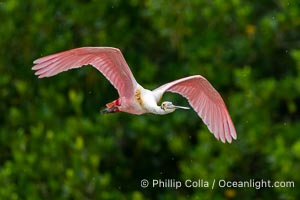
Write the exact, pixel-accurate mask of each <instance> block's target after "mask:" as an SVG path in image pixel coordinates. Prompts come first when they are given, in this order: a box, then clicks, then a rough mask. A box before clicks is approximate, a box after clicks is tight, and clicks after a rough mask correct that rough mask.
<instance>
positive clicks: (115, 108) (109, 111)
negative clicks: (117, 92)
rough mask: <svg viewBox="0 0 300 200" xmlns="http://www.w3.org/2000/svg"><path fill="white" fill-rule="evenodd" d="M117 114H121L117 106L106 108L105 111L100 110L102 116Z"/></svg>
mask: <svg viewBox="0 0 300 200" xmlns="http://www.w3.org/2000/svg"><path fill="white" fill-rule="evenodd" d="M115 112H119V109H118V107H117V106H112V107H110V108H105V109H103V110H100V113H101V114H108V113H115Z"/></svg>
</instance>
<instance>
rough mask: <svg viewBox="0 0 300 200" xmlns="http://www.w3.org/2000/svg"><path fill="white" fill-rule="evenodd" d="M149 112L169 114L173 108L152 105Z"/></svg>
mask: <svg viewBox="0 0 300 200" xmlns="http://www.w3.org/2000/svg"><path fill="white" fill-rule="evenodd" d="M151 112H152V113H154V114H157V115H166V114H169V113H171V112H174V110H164V109H162V108H161V107H160V106H155V107H153V109H152V110H151Z"/></svg>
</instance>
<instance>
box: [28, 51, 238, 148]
mask: <svg viewBox="0 0 300 200" xmlns="http://www.w3.org/2000/svg"><path fill="white" fill-rule="evenodd" d="M33 63H34V64H35V65H34V66H33V67H32V69H33V70H36V72H35V75H37V76H38V77H39V78H44V77H50V76H54V75H56V74H58V73H60V72H63V71H67V70H69V69H73V68H79V67H82V66H84V65H92V66H93V67H95V68H96V69H97V70H99V71H100V72H101V73H102V74H103V75H104V76H105V77H106V78H107V79H108V80H109V81H110V83H111V84H112V85H113V86H114V87H115V88H116V89H117V90H118V93H119V96H120V97H119V98H118V99H117V100H114V101H112V102H110V103H108V104H106V107H107V108H106V109H105V110H103V111H102V113H114V112H127V113H131V114H136V115H140V114H144V113H153V114H159V115H164V114H168V113H171V112H174V111H175V110H176V109H189V108H188V107H183V106H175V105H173V103H172V102H169V101H164V102H162V103H161V105H160V106H159V105H158V103H159V101H160V100H161V98H162V96H163V94H164V93H165V92H173V93H178V94H180V95H182V96H183V97H185V98H186V99H187V100H188V102H189V104H190V105H191V107H192V108H193V109H194V110H195V111H196V112H197V113H198V115H199V116H200V118H201V119H202V120H203V122H204V123H205V124H206V125H207V127H208V129H209V131H210V132H211V133H213V134H214V136H215V137H216V138H217V139H218V140H219V139H221V141H222V142H223V143H225V142H226V141H227V142H229V143H231V141H232V138H233V139H236V138H237V136H236V130H235V127H234V125H233V123H232V120H231V118H230V115H229V113H228V111H227V108H226V105H225V103H224V101H223V99H222V97H221V96H220V94H219V93H218V92H217V91H216V90H215V88H214V87H213V86H212V85H211V84H210V83H209V82H208V81H207V80H206V79H205V78H204V77H203V76H201V75H194V76H189V77H185V78H181V79H178V80H175V81H172V82H170V83H166V84H164V85H162V86H160V87H158V88H156V89H155V90H152V91H151V90H148V89H145V88H143V87H142V86H141V85H140V84H138V82H137V81H136V80H135V78H134V76H133V74H132V72H131V70H130V69H129V66H128V64H127V63H126V61H125V59H124V57H123V55H122V53H121V51H120V50H119V49H117V48H113V47H81V48H76V49H71V50H68V51H64V52H60V53H56V54H53V55H49V56H45V57H42V58H39V59H37V60H35V61H34V62H33Z"/></svg>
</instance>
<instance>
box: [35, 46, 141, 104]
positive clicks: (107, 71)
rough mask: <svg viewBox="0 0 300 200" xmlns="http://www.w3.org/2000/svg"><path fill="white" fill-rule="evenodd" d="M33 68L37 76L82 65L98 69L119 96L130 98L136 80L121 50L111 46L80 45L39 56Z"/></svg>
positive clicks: (40, 76)
mask: <svg viewBox="0 0 300 200" xmlns="http://www.w3.org/2000/svg"><path fill="white" fill-rule="evenodd" d="M33 63H34V64H35V66H33V67H32V69H33V70H37V71H36V72H35V75H38V76H39V78H43V77H50V76H54V75H56V74H58V73H60V72H63V71H67V70H69V69H73V68H79V67H82V66H83V65H92V66H93V67H95V68H96V69H98V70H99V71H100V72H101V73H102V74H103V75H104V76H105V77H106V78H107V79H108V80H109V81H110V82H111V84H112V85H113V86H114V87H115V88H116V89H117V90H118V93H119V95H120V97H128V98H131V97H132V96H133V93H134V89H135V87H136V86H137V82H136V80H135V78H134V77H133V75H132V72H131V71H130V69H129V67H128V65H127V63H126V61H125V59H124V57H123V55H122V53H121V51H120V50H119V49H117V48H113V47H81V48H76V49H72V50H68V51H64V52H61V53H56V54H53V55H49V56H45V57H42V58H39V59H37V60H35V61H34V62H33Z"/></svg>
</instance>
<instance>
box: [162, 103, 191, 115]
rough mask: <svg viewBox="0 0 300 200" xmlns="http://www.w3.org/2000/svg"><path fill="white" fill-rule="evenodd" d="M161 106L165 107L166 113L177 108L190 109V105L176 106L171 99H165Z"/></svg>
mask: <svg viewBox="0 0 300 200" xmlns="http://www.w3.org/2000/svg"><path fill="white" fill-rule="evenodd" d="M160 107H161V109H163V110H164V111H165V112H166V113H171V112H174V111H175V110H176V109H178V108H179V109H185V110H187V109H190V108H188V107H183V106H175V105H173V103H172V102H170V101H164V102H162V103H161V105H160Z"/></svg>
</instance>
